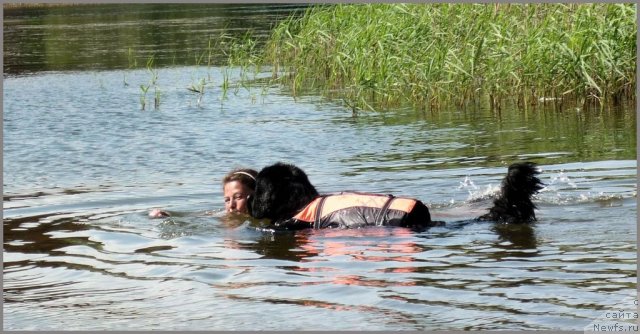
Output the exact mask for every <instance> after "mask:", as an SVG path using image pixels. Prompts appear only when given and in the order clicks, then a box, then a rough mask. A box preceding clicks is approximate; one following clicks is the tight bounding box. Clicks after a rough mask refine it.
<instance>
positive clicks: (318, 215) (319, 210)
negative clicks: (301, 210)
mask: <svg viewBox="0 0 640 334" xmlns="http://www.w3.org/2000/svg"><path fill="white" fill-rule="evenodd" d="M326 200H327V195H322V196H320V203H318V206H317V209H316V216H315V218H314V220H313V228H315V229H319V228H320V219H321V218H322V207H323V206H324V201H326Z"/></svg>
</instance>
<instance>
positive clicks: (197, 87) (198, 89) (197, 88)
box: [187, 78, 207, 107]
mask: <svg viewBox="0 0 640 334" xmlns="http://www.w3.org/2000/svg"><path fill="white" fill-rule="evenodd" d="M206 85H207V82H206V80H205V79H204V78H202V79H200V81H198V83H197V84H193V83H192V84H191V85H190V86H189V87H187V90H189V91H191V92H193V93H196V94H198V100H197V102H196V105H197V106H198V107H200V105H201V103H202V97H203V96H204V88H205V87H206Z"/></svg>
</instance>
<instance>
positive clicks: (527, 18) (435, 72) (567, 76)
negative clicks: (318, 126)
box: [229, 3, 637, 110]
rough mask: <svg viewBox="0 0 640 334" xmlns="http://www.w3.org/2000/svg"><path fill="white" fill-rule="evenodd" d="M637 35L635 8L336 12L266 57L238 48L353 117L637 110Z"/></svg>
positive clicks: (361, 7) (305, 21)
mask: <svg viewBox="0 0 640 334" xmlns="http://www.w3.org/2000/svg"><path fill="white" fill-rule="evenodd" d="M636 31H637V24H636V5H635V4H603V3H599V4H337V5H328V6H327V5H325V6H314V7H311V8H310V9H308V10H307V11H306V13H305V14H304V15H303V16H302V17H297V16H292V17H290V18H289V19H288V20H286V21H283V22H281V23H280V24H279V25H278V26H277V27H276V28H275V29H274V31H273V33H272V35H271V37H270V40H269V41H268V43H267V45H266V48H265V50H263V53H260V56H259V57H258V56H257V55H258V52H257V50H255V49H254V48H252V46H251V45H249V44H247V43H246V42H245V43H240V44H241V45H245V48H240V49H241V50H243V52H241V54H244V55H245V57H244V58H243V59H244V61H245V63H251V64H256V65H261V64H269V65H272V66H273V71H274V78H277V79H278V80H281V82H282V83H284V84H286V85H288V86H289V87H290V88H291V90H292V92H293V93H294V94H300V93H302V92H303V91H311V90H314V91H315V90H320V91H321V92H322V93H324V94H326V95H327V96H330V97H333V98H341V99H344V100H345V102H347V104H348V105H350V106H352V107H353V108H354V110H355V109H356V108H364V109H384V108H388V107H392V106H397V105H401V104H405V103H410V104H413V105H414V106H416V107H427V106H430V107H432V108H438V107H441V106H444V105H447V104H465V103H469V102H473V101H476V102H477V101H488V102H489V103H490V105H491V106H492V107H493V108H497V109H499V108H500V106H501V105H502V104H503V103H505V102H508V101H511V102H515V103H518V104H519V105H520V106H523V107H526V106H530V105H535V104H537V103H541V101H555V103H566V104H568V103H575V104H577V105H578V106H582V105H583V104H585V103H596V104H599V105H600V106H604V105H606V104H609V103H613V104H615V103H619V102H621V101H623V100H625V99H635V85H636ZM237 54H238V53H236V55H237ZM229 59H230V61H231V60H233V62H234V63H237V62H239V60H238V59H237V58H232V57H230V58H229Z"/></svg>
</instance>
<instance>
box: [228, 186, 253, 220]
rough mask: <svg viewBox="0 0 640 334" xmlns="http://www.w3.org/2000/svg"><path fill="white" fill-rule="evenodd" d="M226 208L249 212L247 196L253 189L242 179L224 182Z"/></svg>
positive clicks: (232, 210)
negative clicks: (242, 181)
mask: <svg viewBox="0 0 640 334" xmlns="http://www.w3.org/2000/svg"><path fill="white" fill-rule="evenodd" d="M223 190H224V209H225V211H226V212H240V213H246V214H248V213H249V210H248V208H247V197H248V196H249V195H251V194H252V193H253V190H251V189H249V188H247V187H246V186H245V185H244V184H242V183H241V182H240V181H230V182H227V183H225V184H224V187H223Z"/></svg>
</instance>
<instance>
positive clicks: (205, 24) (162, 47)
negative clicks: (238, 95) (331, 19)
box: [3, 4, 305, 75]
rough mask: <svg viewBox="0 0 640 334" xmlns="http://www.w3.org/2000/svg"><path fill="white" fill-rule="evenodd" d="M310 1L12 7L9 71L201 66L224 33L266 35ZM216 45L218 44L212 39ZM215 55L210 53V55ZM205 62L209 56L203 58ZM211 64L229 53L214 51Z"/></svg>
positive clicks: (7, 31) (7, 28)
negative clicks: (304, 2) (149, 60)
mask: <svg viewBox="0 0 640 334" xmlns="http://www.w3.org/2000/svg"><path fill="white" fill-rule="evenodd" d="M304 8H305V6H304V5H303V4H127V5H122V4H99V5H84V6H56V7H44V8H9V9H5V10H4V21H3V27H4V36H3V37H4V73H5V75H6V74H20V73H25V72H41V71H66V70H106V69H123V68H130V67H142V68H144V67H145V64H146V62H147V60H148V59H149V58H150V57H152V56H153V57H154V62H155V65H156V66H160V67H164V66H178V65H182V66H184V65H196V63H197V62H198V59H199V58H201V57H202V55H203V52H204V50H205V49H207V47H208V46H209V40H210V39H213V40H215V39H216V38H218V37H219V36H221V35H222V34H226V35H229V36H235V37H241V36H243V35H245V34H246V33H251V35H252V36H253V37H254V38H255V39H256V40H258V41H263V39H264V38H266V37H268V34H269V31H270V29H271V28H272V27H273V26H274V25H275V24H276V23H277V22H278V21H279V20H281V19H284V18H286V17H288V16H289V15H291V14H293V13H296V12H300V11H302V10H304ZM212 45H215V44H212ZM208 56H209V54H208V52H207V58H208ZM200 61H202V60H200ZM211 62H212V63H213V64H216V65H221V64H222V63H224V62H226V58H225V57H224V54H223V52H222V50H221V49H214V50H213V52H212V59H211Z"/></svg>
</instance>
